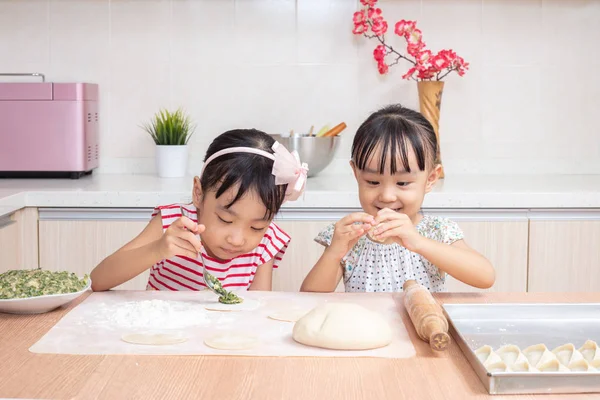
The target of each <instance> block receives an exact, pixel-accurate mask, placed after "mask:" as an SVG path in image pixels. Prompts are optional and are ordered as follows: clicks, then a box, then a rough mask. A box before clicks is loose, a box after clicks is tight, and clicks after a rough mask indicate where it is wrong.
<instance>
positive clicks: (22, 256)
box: [0, 208, 38, 273]
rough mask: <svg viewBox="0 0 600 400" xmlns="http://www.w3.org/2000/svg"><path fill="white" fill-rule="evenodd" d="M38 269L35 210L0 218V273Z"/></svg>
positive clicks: (21, 211)
mask: <svg viewBox="0 0 600 400" xmlns="http://www.w3.org/2000/svg"><path fill="white" fill-rule="evenodd" d="M37 267H38V234H37V209H35V208H24V209H21V210H19V211H16V212H15V213H13V214H11V215H7V216H4V217H0V273H2V272H6V271H8V270H10V269H33V268H37Z"/></svg>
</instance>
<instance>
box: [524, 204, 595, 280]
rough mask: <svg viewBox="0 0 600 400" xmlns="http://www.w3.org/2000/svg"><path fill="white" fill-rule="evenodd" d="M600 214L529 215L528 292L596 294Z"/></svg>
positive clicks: (583, 212)
mask: <svg viewBox="0 0 600 400" xmlns="http://www.w3.org/2000/svg"><path fill="white" fill-rule="evenodd" d="M599 283H600V212H599V211H580V212H577V211H571V212H568V211H566V212H561V211H553V212H552V213H548V212H546V213H532V214H531V222H530V240H529V291H530V292H597V291H598V287H599V286H598V284H599Z"/></svg>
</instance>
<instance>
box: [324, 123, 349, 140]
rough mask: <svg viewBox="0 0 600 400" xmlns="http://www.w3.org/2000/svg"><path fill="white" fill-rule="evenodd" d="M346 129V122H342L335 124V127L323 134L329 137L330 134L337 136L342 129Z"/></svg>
mask: <svg viewBox="0 0 600 400" xmlns="http://www.w3.org/2000/svg"><path fill="white" fill-rule="evenodd" d="M344 129H346V123H345V122H342V123H340V124H338V125H336V126H334V127H333V128H331V129H330V130H328V131H327V132H325V133H324V134H323V137H328V136H336V135H338V134H339V133H340V132H341V131H343V130H344Z"/></svg>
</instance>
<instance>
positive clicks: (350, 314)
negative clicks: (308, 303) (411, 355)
mask: <svg viewBox="0 0 600 400" xmlns="http://www.w3.org/2000/svg"><path fill="white" fill-rule="evenodd" d="M292 337H293V338H294V340H295V341H296V342H298V343H301V344H304V345H307V346H314V347H321V348H325V349H333V350H368V349H376V348H379V347H384V346H387V345H388V344H390V343H391V341H392V329H391V328H390V325H389V324H388V323H387V321H386V320H385V319H384V318H383V317H382V316H381V315H380V314H378V313H376V312H373V311H370V310H368V309H366V308H364V307H362V306H360V305H358V304H353V303H325V304H323V305H320V306H317V307H315V308H314V309H312V310H311V311H310V312H309V313H308V314H306V315H305V316H304V317H302V318H300V319H299V320H298V321H297V322H296V323H295V324H294V329H293V332H292Z"/></svg>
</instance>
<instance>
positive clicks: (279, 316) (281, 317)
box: [269, 308, 310, 322]
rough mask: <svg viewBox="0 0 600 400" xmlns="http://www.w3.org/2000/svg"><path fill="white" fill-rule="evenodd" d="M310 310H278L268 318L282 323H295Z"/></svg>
mask: <svg viewBox="0 0 600 400" xmlns="http://www.w3.org/2000/svg"><path fill="white" fill-rule="evenodd" d="M309 311H310V310H304V309H295V308H292V309H289V310H279V311H275V312H273V313H271V314H269V318H271V319H274V320H276V321H284V322H296V321H298V320H299V319H300V318H302V317H303V316H305V315H306V314H308V312H309Z"/></svg>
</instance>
